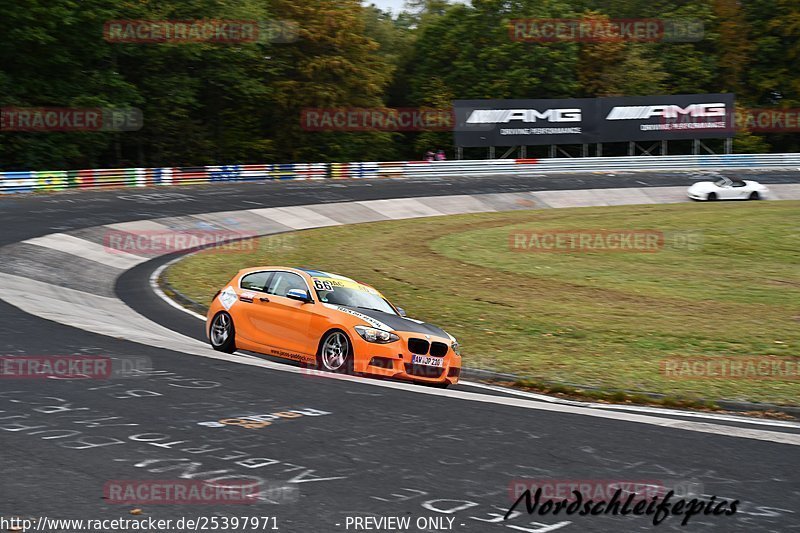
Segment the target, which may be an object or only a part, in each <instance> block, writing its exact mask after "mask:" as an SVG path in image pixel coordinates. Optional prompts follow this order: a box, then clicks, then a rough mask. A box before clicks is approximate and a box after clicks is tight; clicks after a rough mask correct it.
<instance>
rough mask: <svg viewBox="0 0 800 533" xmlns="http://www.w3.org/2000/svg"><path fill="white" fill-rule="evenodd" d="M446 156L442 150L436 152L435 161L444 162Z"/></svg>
mask: <svg viewBox="0 0 800 533" xmlns="http://www.w3.org/2000/svg"><path fill="white" fill-rule="evenodd" d="M446 159H447V156H446V155H444V150H438V151H437V152H436V161H445V160H446Z"/></svg>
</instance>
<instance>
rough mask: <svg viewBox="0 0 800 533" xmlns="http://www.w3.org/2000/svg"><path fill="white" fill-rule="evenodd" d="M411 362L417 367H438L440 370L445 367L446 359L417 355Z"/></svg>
mask: <svg viewBox="0 0 800 533" xmlns="http://www.w3.org/2000/svg"><path fill="white" fill-rule="evenodd" d="M411 362H412V363H414V364H415V365H425V366H436V367H439V368H443V367H444V359H442V358H441V357H428V356H427V355H415V356H414V357H413V358H412V359H411Z"/></svg>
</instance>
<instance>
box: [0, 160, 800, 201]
mask: <svg viewBox="0 0 800 533" xmlns="http://www.w3.org/2000/svg"><path fill="white" fill-rule="evenodd" d="M726 169H728V170H730V169H753V170H759V169H792V170H800V154H728V155H711V154H709V155H670V156H628V157H582V158H553V159H488V160H465V161H396V162H355V163H285V164H265V165H223V166H219V165H214V166H204V167H160V168H123V169H91V170H58V171H27V172H0V193H14V192H17V193H18V192H34V191H40V190H61V189H71V188H98V187H148V186H158V185H180V184H198V183H214V182H223V181H225V182H229V181H260V180H274V179H359V178H424V177H460V176H531V175H537V174H545V173H557V172H603V171H616V172H621V171H643V170H668V171H682V170H726Z"/></svg>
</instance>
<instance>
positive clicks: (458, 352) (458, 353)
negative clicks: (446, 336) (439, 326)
mask: <svg viewBox="0 0 800 533" xmlns="http://www.w3.org/2000/svg"><path fill="white" fill-rule="evenodd" d="M450 347H451V348H452V349H453V351H454V352H455V353H456V355H461V350H460V348H459V346H458V341H453V342H452V344H450Z"/></svg>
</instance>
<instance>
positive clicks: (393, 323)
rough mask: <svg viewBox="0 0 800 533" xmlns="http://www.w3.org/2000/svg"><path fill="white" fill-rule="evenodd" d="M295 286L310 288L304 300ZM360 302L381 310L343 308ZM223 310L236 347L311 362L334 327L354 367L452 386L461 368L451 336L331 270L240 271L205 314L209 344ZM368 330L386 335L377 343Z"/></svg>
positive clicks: (362, 371) (358, 370) (317, 359)
mask: <svg viewBox="0 0 800 533" xmlns="http://www.w3.org/2000/svg"><path fill="white" fill-rule="evenodd" d="M292 289H294V290H293V291H292V292H293V295H292V296H293V297H288V296H287V294H288V293H289V291H290V290H292ZM297 290H304V291H307V292H306V294H307V296H308V299H307V300H306V301H300V300H298V299H297ZM364 301H366V302H372V303H373V307H380V309H373V308H365V307H359V306H355V305H342V304H343V303H346V302H353V303H360V302H364ZM225 313H227V314H228V315H230V318H231V320H232V322H233V331H234V336H235V348H236V349H241V350H247V351H251V352H257V353H260V354H264V355H270V356H275V357H281V358H285V359H291V360H294V361H298V362H300V363H304V364H307V365H312V366H316V365H319V364H320V350H321V349H322V344H321V343H322V341H323V339H325V338H326V336H327V335H330V334H331V332H333V331H336V330H338V331H340V332H344V334H345V335H346V336H347V338H348V340H349V341H350V345H351V350H350V352H351V357H352V362H351V364H352V367H351V370H352V371H353V372H356V373H360V374H369V375H373V376H382V377H387V378H398V379H404V380H411V381H416V382H424V383H430V384H434V385H439V386H448V385H451V384H455V383H457V382H458V378H459V375H460V373H461V356H460V354H459V353H458V343H457V342H456V340H455V338H453V337H452V336H451V335H449V334H448V333H447V332H445V331H444V330H442V329H440V328H438V327H436V326H433V325H431V324H426V323H424V322H420V321H417V320H413V319H410V318H407V317H405V316H404V313H403V312H402V310H398V308H396V307H394V306H393V305H392V304H391V303H389V301H388V300H386V298H384V297H383V295H381V294H380V293H379V292H378V291H377V290H375V289H374V288H373V287H371V286H369V285H366V284H363V283H360V282H357V281H354V280H352V279H350V278H346V277H343V276H339V275H336V274H330V273H327V272H322V271H317V270H306V269H295V268H286V267H257V268H248V269H244V270H241V271H239V272H238V273H237V274H236V276H234V277H233V279H231V280H230V282H229V283H228V284H227V285H226V286H225V287H224V288H223V289H222V290H220V291H219V292H218V293H217V295H216V296H215V297H214V300H213V302H212V304H211V307H210V309H209V311H208V316H207V321H206V334H207V335H208V336H209V339H210V340H211V341H212V346H213V345H214V341H213V339H211V330H212V324H214V319H215V317H217V316H218V315H219V314H225ZM357 328H358V329H357ZM373 328H374V329H373ZM365 330H369V331H370V332H373V333H374V332H375V331H376V330H377V333H378V334H379V335H383V336H388V337H389V338H390V339H391V340H389V341H384V342H375V341H374V339H373V338H372V337H369V336H368V337H365V336H364V335H363V332H364V331H365ZM359 331H361V332H362V333H359ZM383 332H390V334H389V335H387V334H386V333H383ZM368 338H369V339H371V340H372V342H370V340H368ZM320 368H323V369H325V368H324V367H322V366H320Z"/></svg>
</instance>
